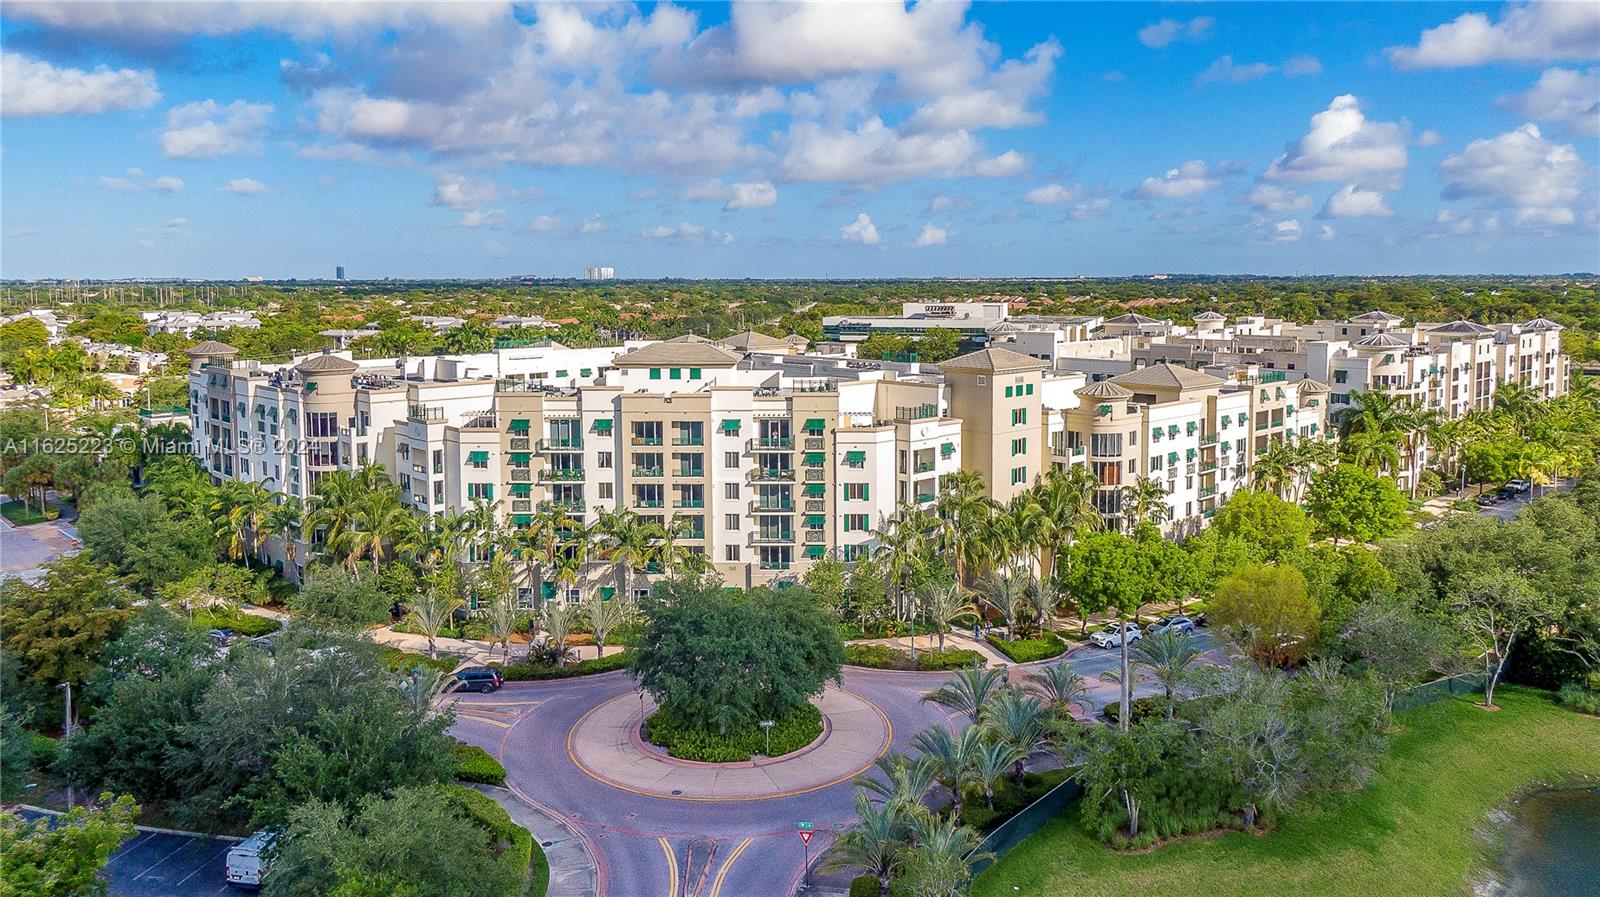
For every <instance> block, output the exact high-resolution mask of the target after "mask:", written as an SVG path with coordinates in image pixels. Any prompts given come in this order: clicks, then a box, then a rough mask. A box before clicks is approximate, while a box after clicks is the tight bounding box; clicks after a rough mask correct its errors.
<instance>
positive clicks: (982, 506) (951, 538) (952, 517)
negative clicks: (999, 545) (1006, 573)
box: [933, 470, 998, 582]
mask: <svg viewBox="0 0 1600 897" xmlns="http://www.w3.org/2000/svg"><path fill="white" fill-rule="evenodd" d="M986 491H987V490H986V487H985V486H984V483H983V475H982V474H980V473H978V472H977V471H975V470H961V471H958V472H956V473H954V474H951V475H950V476H948V477H946V478H945V480H944V484H943V486H942V488H941V489H940V491H939V497H938V499H936V500H935V501H934V505H933V510H934V513H935V514H936V515H938V517H939V519H940V520H942V521H943V522H944V526H943V527H942V529H941V532H942V533H943V534H944V541H945V542H946V545H945V548H946V549H947V550H948V551H949V557H950V560H951V562H952V563H954V564H955V568H956V579H957V581H960V582H969V581H970V579H969V578H968V574H969V572H970V571H972V570H973V569H975V568H978V567H981V566H982V565H983V555H982V544H981V542H979V541H978V540H977V539H975V538H974V535H975V534H976V533H978V532H979V531H980V530H981V529H982V528H983V525H984V524H985V523H986V522H987V521H988V520H989V518H990V517H991V516H992V515H993V514H994V511H995V508H996V507H998V505H996V503H995V501H994V499H992V498H990V497H989V496H988V495H987V494H985V493H986Z"/></svg>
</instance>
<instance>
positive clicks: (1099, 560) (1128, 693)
mask: <svg viewBox="0 0 1600 897" xmlns="http://www.w3.org/2000/svg"><path fill="white" fill-rule="evenodd" d="M1153 579H1154V578H1153V577H1152V576H1151V575H1150V573H1149V569H1148V563H1147V555H1146V553H1145V552H1144V551H1142V550H1141V549H1140V548H1139V546H1138V545H1137V544H1136V543H1135V542H1134V541H1133V540H1132V539H1129V538H1128V537H1126V536H1123V535H1121V534H1119V533H1096V534H1094V535H1091V536H1087V537H1085V538H1084V539H1082V540H1081V541H1079V542H1078V543H1077V544H1076V545H1074V546H1073V548H1072V570H1071V574H1070V576H1069V577H1068V581H1069V582H1070V583H1071V584H1072V586H1071V588H1072V593H1073V594H1074V595H1076V596H1077V599H1078V607H1079V611H1080V616H1083V617H1084V618H1085V620H1087V617H1088V615H1089V614H1092V613H1100V612H1103V611H1108V610H1109V611H1113V612H1115V613H1116V615H1117V617H1118V619H1121V620H1126V619H1128V618H1130V617H1132V616H1133V614H1134V613H1135V612H1137V611H1138V609H1139V607H1140V605H1142V604H1144V600H1145V590H1146V589H1147V588H1149V587H1150V586H1151V585H1152V583H1153ZM1118 641H1120V642H1121V651H1120V660H1121V671H1122V672H1121V673H1120V679H1119V680H1118V681H1119V682H1120V683H1121V686H1122V697H1121V702H1122V703H1121V706H1123V707H1127V706H1129V705H1130V703H1131V698H1132V684H1133V681H1132V676H1131V674H1130V672H1129V658H1128V640H1127V639H1126V638H1123V639H1119V640H1118ZM1131 717H1132V714H1131V713H1125V714H1121V715H1120V717H1119V719H1120V725H1121V727H1122V728H1123V730H1124V731H1126V730H1127V728H1128V725H1129V722H1130V718H1131Z"/></svg>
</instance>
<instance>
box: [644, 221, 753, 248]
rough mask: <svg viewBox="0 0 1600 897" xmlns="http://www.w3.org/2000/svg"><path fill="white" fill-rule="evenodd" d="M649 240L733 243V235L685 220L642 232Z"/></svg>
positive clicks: (660, 225)
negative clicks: (672, 225)
mask: <svg viewBox="0 0 1600 897" xmlns="http://www.w3.org/2000/svg"><path fill="white" fill-rule="evenodd" d="M640 236H642V237H644V238H645V239H648V240H679V241H684V242H694V243H732V242H733V235H732V234H725V233H723V232H722V231H719V230H713V229H711V228H709V227H706V226H704V225H700V224H690V223H689V222H687V221H685V222H683V223H682V224H680V225H678V226H677V227H668V226H666V225H665V224H658V225H656V226H655V227H652V228H650V229H649V230H646V231H644V232H643V233H641V234H640Z"/></svg>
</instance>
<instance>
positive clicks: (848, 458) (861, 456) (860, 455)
mask: <svg viewBox="0 0 1600 897" xmlns="http://www.w3.org/2000/svg"><path fill="white" fill-rule="evenodd" d="M866 460H867V453H866V452H865V451H859V452H845V453H844V463H846V464H862V463H865V462H866Z"/></svg>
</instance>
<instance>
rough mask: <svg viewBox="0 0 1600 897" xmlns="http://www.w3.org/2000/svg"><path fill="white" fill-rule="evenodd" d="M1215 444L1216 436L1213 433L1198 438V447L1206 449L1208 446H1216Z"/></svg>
mask: <svg viewBox="0 0 1600 897" xmlns="http://www.w3.org/2000/svg"><path fill="white" fill-rule="evenodd" d="M1216 444H1217V434H1215V433H1207V434H1206V435H1204V436H1201V437H1200V447H1201V448H1204V447H1206V446H1208V445H1216Z"/></svg>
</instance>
